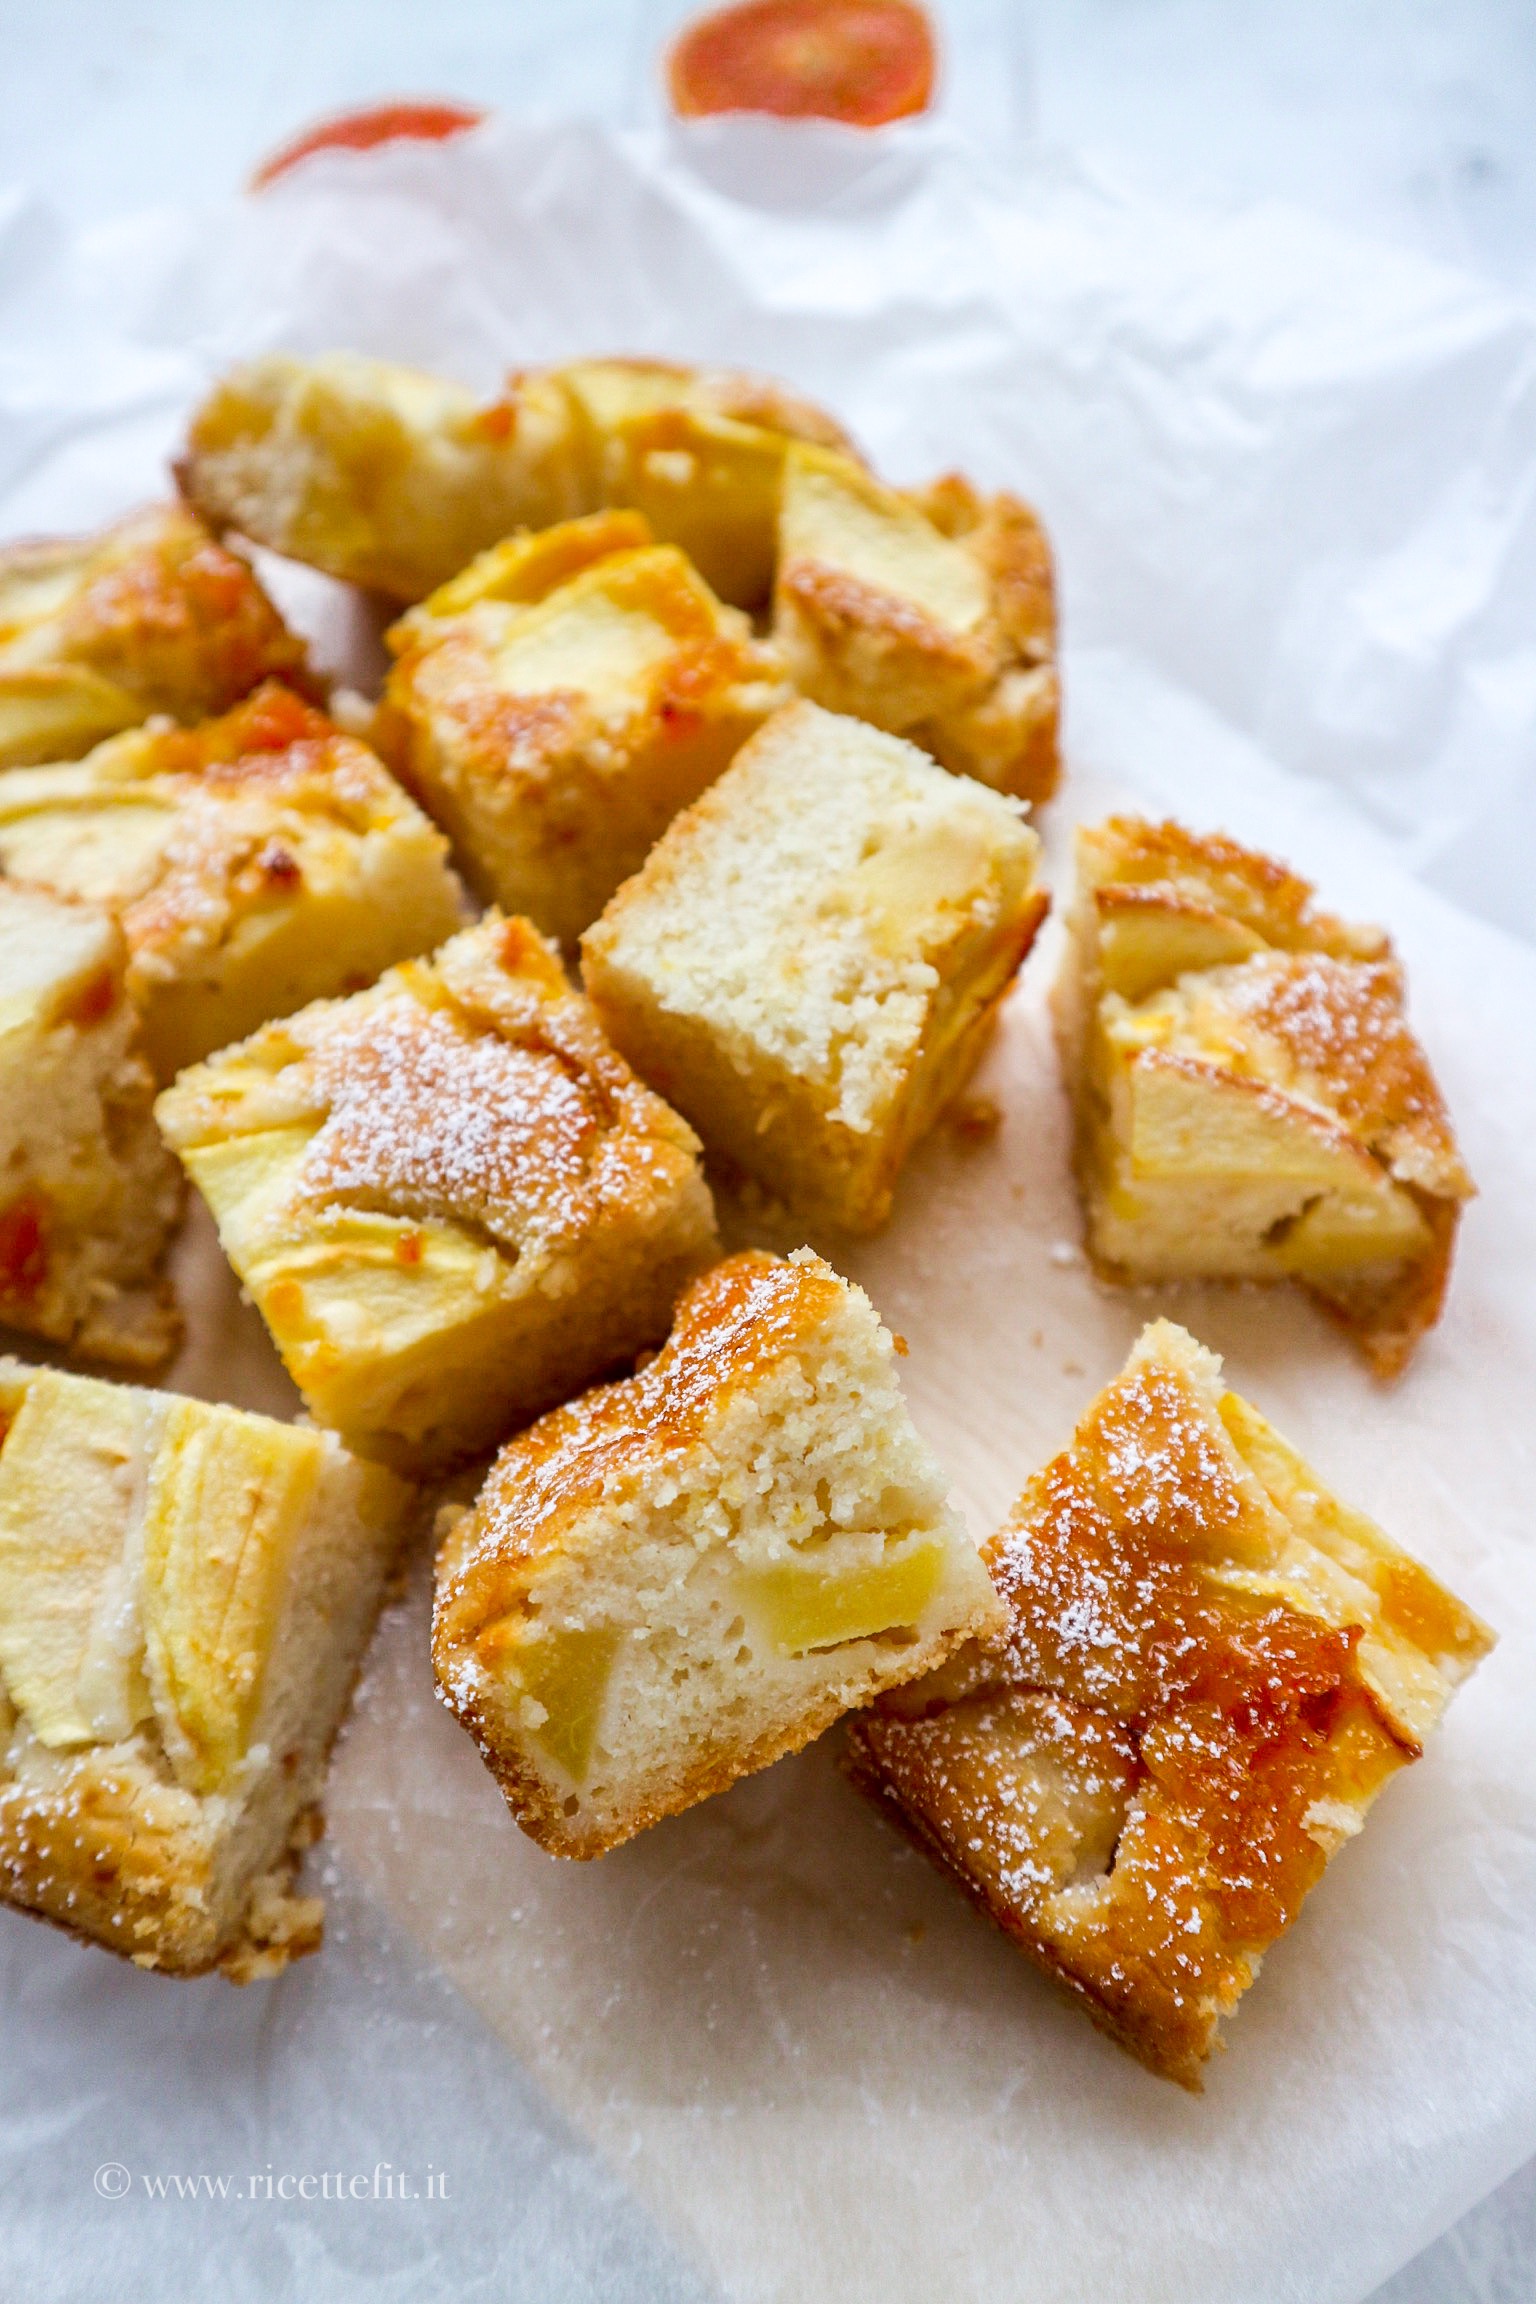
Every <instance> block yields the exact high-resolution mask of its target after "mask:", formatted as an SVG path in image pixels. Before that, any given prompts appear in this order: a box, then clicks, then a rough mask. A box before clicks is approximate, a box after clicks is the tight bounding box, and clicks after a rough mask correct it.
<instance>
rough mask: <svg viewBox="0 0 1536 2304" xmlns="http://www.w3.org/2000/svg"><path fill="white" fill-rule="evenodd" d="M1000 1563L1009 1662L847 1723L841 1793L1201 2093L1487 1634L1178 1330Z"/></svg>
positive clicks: (1023, 1515) (1141, 1364)
mask: <svg viewBox="0 0 1536 2304" xmlns="http://www.w3.org/2000/svg"><path fill="white" fill-rule="evenodd" d="M983 1557H984V1558H985V1559H986V1561H987V1564H988V1566H989V1567H990V1569H991V1572H992V1577H993V1581H994V1583H995V1584H996V1586H997V1589H998V1591H999V1593H1000V1594H1001V1596H1002V1598H1003V1600H1004V1602H1005V1604H1006V1607H1007V1611H1008V1628H1007V1633H1006V1636H1005V1638H1003V1639H1002V1640H1001V1641H993V1642H991V1643H986V1642H982V1643H977V1644H974V1645H971V1646H968V1647H966V1648H963V1649H961V1650H960V1651H958V1652H957V1654H956V1655H955V1656H954V1657H953V1658H951V1660H950V1661H949V1663H947V1664H946V1665H944V1666H943V1667H941V1669H940V1670H939V1672H938V1673H936V1674H935V1675H933V1676H932V1677H931V1678H929V1679H928V1680H925V1681H921V1682H916V1683H913V1684H912V1685H911V1686H909V1687H906V1688H903V1689H902V1690H900V1691H899V1692H898V1693H897V1694H895V1695H893V1696H891V1697H888V1698H885V1699H882V1702H881V1704H880V1705H879V1706H877V1707H876V1708H875V1709H874V1710H872V1711H870V1712H868V1713H866V1714H865V1715H863V1717H862V1718H860V1719H859V1720H857V1721H855V1722H853V1723H852V1725H851V1727H850V1730H849V1740H848V1765H849V1768H850V1772H851V1774H852V1775H853V1778H854V1781H855V1782H856V1783H857V1784H858V1785H859V1786H860V1788H861V1789H862V1790H864V1791H865V1792H867V1793H869V1794H870V1795H871V1797H872V1798H873V1799H875V1800H876V1801H877V1802H878V1803H879V1804H880V1805H881V1806H882V1807H883V1808H884V1810H885V1811H886V1813H887V1814H888V1815H889V1816H890V1817H891V1818H892V1819H893V1821H894V1822H896V1823H897V1824H898V1825H899V1826H900V1827H901V1828H902V1829H903V1830H904V1831H905V1832H906V1833H907V1834H908V1835H909V1836H910V1837H911V1838H912V1839H913V1840H914V1841H915V1842H916V1843H917V1845H918V1846H919V1847H920V1848H921V1849H923V1850H924V1852H925V1853H926V1854H927V1855H929V1856H931V1857H932V1858H933V1860H934V1861H935V1863H937V1864H938V1865H939V1867H940V1868H941V1870H943V1871H945V1872H947V1873H949V1874H951V1875H952V1877H953V1878H954V1879H956V1880H957V1881H958V1882H959V1884H960V1885H961V1887H963V1888H964V1889H965V1890H966V1891H967V1893H968V1894H969V1895H971V1896H972V1897H974V1899H975V1900H976V1902H977V1903H978V1904H979V1905H980V1906H981V1908H982V1909H983V1911H985V1912H987V1913H989V1914H990V1915H991V1917H992V1918H993V1919H994V1920H996V1921H997V1923H998V1924H999V1926H1000V1927H1002V1928H1003V1929H1005V1930H1006V1931H1007V1933H1008V1934H1009V1935H1010V1936H1012V1937H1013V1938H1014V1939H1015V1941H1016V1942H1018V1943H1019V1944H1020V1945H1022V1946H1023V1948H1024V1950H1025V1951H1026V1952H1027V1953H1029V1954H1030V1956H1031V1957H1032V1958H1033V1959H1035V1960H1036V1961H1038V1962H1039V1964H1040V1965H1041V1966H1042V1967H1043V1968H1044V1969H1046V1970H1047V1972H1048V1973H1049V1974H1051V1975H1052V1976H1054V1977H1055V1978H1056V1979H1057V1980H1058V1981H1059V1982H1060V1983H1061V1984H1063V1985H1065V1986H1066V1988H1067V1990H1068V1991H1069V1992H1071V1993H1072V1994H1074V1995H1075V1996H1076V1998H1077V1999H1078V2000H1079V2001H1080V2002H1081V2004H1082V2005H1083V2006H1084V2007H1085V2008H1086V2010H1087V2012H1088V2014H1089V2015H1090V2016H1091V2017H1092V2018H1093V2020H1094V2022H1095V2023H1096V2024H1098V2025H1100V2026H1101V2028H1102V2029H1103V2030H1104V2031H1106V2032H1108V2033H1109V2034H1110V2036H1111V2037H1112V2038H1113V2039H1115V2040H1118V2041H1119V2043H1120V2044H1121V2046H1122V2047H1124V2048H1128V2049H1129V2050H1130V2052H1131V2054H1132V2055H1133V2056H1136V2057H1139V2058H1140V2060H1141V2061H1142V2062H1143V2063H1144V2064H1146V2065H1147V2066H1148V2068H1149V2069H1150V2070H1151V2071H1153V2072H1157V2073H1161V2074H1162V2075H1163V2076H1164V2077H1165V2078H1167V2079H1170V2080H1177V2081H1180V2082H1182V2083H1183V2085H1184V2086H1185V2087H1188V2088H1198V2087H1199V2086H1200V2074H1201V2066H1202V2064H1203V2063H1204V2061H1205V2059H1206V2057H1207V2056H1208V2055H1209V2054H1210V2052H1211V2049H1212V2048H1213V2046H1216V2045H1218V2044H1219V2042H1218V2038H1217V2027H1218V2025H1219V2023H1220V2021H1221V2019H1222V2018H1223V2017H1224V2016H1226V2015H1228V2014H1230V2013H1231V2011H1232V2009H1233V2008H1234V2007H1235V2006H1236V2004H1237V2001H1238V1999H1239V1998H1240V1996H1241V1995H1242V1993H1243V1992H1245V1991H1246V1990H1247V1988H1248V1986H1249V1985H1250V1984H1251V1983H1252V1981H1253V1979H1254V1977H1255V1975H1256V1974H1257V1972H1258V1967H1259V1962H1260V1961H1261V1959H1262V1958H1263V1956H1264V1953H1265V1952H1266V1950H1267V1949H1268V1947H1269V1946H1270V1945H1271V1944H1272V1943H1273V1942H1274V1941H1275V1939H1276V1937H1278V1936H1280V1935H1281V1934H1283V1933H1284V1931H1285V1930H1286V1929H1287V1928H1289V1927H1290V1925H1291V1924H1292V1922H1293V1921H1294V1920H1295V1918H1296V1916H1297V1914H1298V1912H1299V1911H1300V1909H1301V1906H1302V1902H1303V1900H1304V1899H1305V1897H1306V1896H1307V1894H1308V1892H1309V1891H1310V1890H1311V1889H1312V1888H1313V1887H1314V1886H1315V1885H1316V1883H1317V1882H1318V1881H1319V1880H1320V1879H1321V1877H1322V1874H1323V1871H1324V1869H1325V1867H1326V1865H1327V1863H1328V1861H1329V1858H1330V1857H1331V1856H1332V1855H1333V1854H1334V1853H1335V1851H1336V1850H1337V1849H1338V1848H1339V1847H1340V1846H1341V1845H1342V1843H1343V1842H1344V1841H1345V1840H1347V1839H1349V1838H1350V1837H1351V1836H1352V1835H1353V1834H1354V1833H1356V1832H1358V1831H1359V1829H1360V1827H1361V1824H1362V1822H1363V1821H1364V1818H1365V1813H1366V1810H1367V1809H1368V1808H1369V1806H1370V1804H1371V1802H1372V1801H1373V1800H1374V1798H1375V1797H1376V1794H1377V1793H1378V1792H1379V1791H1380V1790H1381V1788H1382V1786H1383V1785H1384V1784H1385V1783H1386V1782H1387V1780H1388V1778H1389V1777H1391V1776H1394V1775H1395V1774H1396V1773H1397V1771H1398V1769H1400V1768H1402V1767H1404V1766H1405V1765H1406V1764H1407V1763H1408V1762H1409V1761H1411V1760H1416V1759H1417V1758H1418V1757H1419V1755H1420V1753H1421V1751H1422V1749H1423V1746H1424V1743H1425V1740H1426V1738H1427V1737H1428V1736H1429V1734H1430V1731H1431V1730H1432V1729H1433V1728H1434V1726H1435V1725H1436V1723H1437V1721H1438V1720H1439V1718H1440V1716H1441V1714H1442V1712H1443V1711H1444V1709H1445V1707H1446V1704H1447V1703H1448V1702H1449V1700H1450V1697H1451V1695H1452V1693H1453V1691H1454V1690H1455V1688H1456V1687H1457V1685H1458V1684H1459V1682H1460V1681H1462V1680H1463V1679H1465V1678H1466V1677H1467V1675H1468V1674H1469V1673H1470V1672H1471V1671H1472V1669H1473V1668H1474V1666H1475V1665H1476V1664H1477V1663H1478V1662H1479V1661H1480V1659H1481V1658H1482V1657H1483V1656H1484V1655H1486V1653H1487V1651H1488V1649H1489V1648H1490V1647H1491V1645H1492V1635H1491V1634H1490V1633H1489V1631H1488V1630H1487V1628H1486V1626H1485V1625H1483V1624H1481V1623H1480V1622H1479V1621H1478V1619H1477V1618H1476V1617H1475V1616H1474V1615H1473V1614H1472V1613H1471V1611H1470V1610H1469V1609H1467V1608H1465V1607H1463V1606H1462V1604H1461V1603H1460V1602H1459V1601H1458V1600H1456V1599H1455V1598H1453V1597H1452V1595H1451V1594H1450V1593H1449V1592H1447V1591H1446V1590H1445V1588H1444V1586H1443V1585H1441V1584H1439V1583H1437V1581H1436V1580H1435V1578H1434V1577H1433V1576H1431V1575H1430V1574H1429V1573H1428V1571H1427V1570H1426V1569H1424V1568H1421V1567H1420V1566H1419V1564H1418V1562H1417V1561H1416V1560H1413V1559H1411V1558H1410V1557H1409V1555H1408V1554H1407V1553H1406V1552H1403V1551H1401V1550H1400V1549H1399V1547H1398V1546H1397V1545H1396V1544H1394V1543H1393V1542H1392V1541H1391V1539H1390V1538H1389V1537H1387V1536H1385V1535H1383V1533H1382V1531H1381V1530H1380V1529H1379V1528H1378V1527H1376V1526H1375V1524H1374V1523H1373V1522H1372V1521H1370V1520H1368V1519H1366V1518H1365V1516H1364V1515H1363V1514H1362V1513H1360V1512H1357V1511H1354V1510H1353V1509H1352V1508H1351V1507H1350V1506H1348V1505H1346V1504H1341V1503H1340V1502H1339V1501H1338V1499H1337V1498H1336V1497H1334V1496H1332V1495H1331V1494H1330V1493H1329V1491H1328V1489H1327V1487H1326V1486H1325V1484H1324V1483H1323V1481H1322V1480H1320V1479H1319V1477H1318V1475H1317V1474H1316V1473H1315V1472H1314V1471H1313V1470H1312V1469H1311V1467H1310V1466H1309V1465H1307V1464H1306V1463H1304V1462H1303V1460H1302V1459H1301V1457H1299V1456H1298V1455H1297V1454H1296V1452H1295V1450H1294V1449H1292V1448H1290V1447H1289V1446H1288V1445H1287V1444H1286V1442H1285V1441H1284V1440H1282V1439H1281V1438H1280V1435H1279V1434H1278V1433H1277V1432H1276V1431H1274V1430H1273V1428H1272V1427H1271V1426H1270V1425H1269V1424H1267V1423H1266V1422H1265V1420H1264V1418H1263V1417H1262V1416H1261V1415H1260V1414H1259V1413H1258V1411H1257V1409H1255V1408H1251V1407H1250V1406H1249V1405H1248V1403H1247V1402H1246V1401H1245V1400H1242V1399H1240V1398H1239V1397H1238V1396H1237V1394H1236V1393H1233V1392H1229V1391H1227V1390H1226V1389H1225V1388H1224V1386H1223V1384H1222V1382H1221V1363H1220V1361H1219V1360H1218V1359H1217V1357H1216V1356H1215V1354H1214V1353H1211V1352H1207V1351H1206V1350H1205V1349H1204V1348H1203V1347H1202V1346H1201V1345H1199V1344H1197V1343H1196V1342H1195V1341H1194V1339H1193V1337H1190V1336H1187V1335H1186V1334H1185V1332H1184V1330H1183V1329H1182V1328H1176V1327H1174V1326H1173V1325H1172V1324H1171V1323H1170V1322H1168V1321H1158V1322H1156V1323H1155V1324H1154V1325H1153V1326H1152V1327H1150V1328H1148V1329H1146V1330H1145V1331H1144V1333H1143V1335H1142V1337H1141V1340H1140V1342H1139V1343H1138V1344H1137V1346H1136V1348H1135V1350H1134V1351H1133V1352H1132V1354H1131V1357H1130V1360H1129V1362H1128V1364H1127V1366H1126V1368H1125V1371H1124V1373H1123V1374H1122V1375H1121V1376H1119V1377H1117V1378H1116V1380H1115V1381H1114V1382H1113V1383H1112V1384H1109V1385H1107V1386H1106V1387H1105V1389H1104V1390H1103V1392H1101V1393H1100V1394H1099V1397H1098V1398H1097V1400H1095V1401H1094V1403H1093V1405H1092V1407H1091V1408H1090V1409H1089V1410H1088V1412H1087V1414H1086V1415H1085V1416H1084V1418H1083V1420H1082V1422H1081V1424H1080V1425H1079V1426H1078V1428H1077V1431H1076V1433H1075V1434H1074V1436H1073V1439H1072V1443H1071V1445H1070V1447H1068V1448H1067V1449H1066V1451H1065V1452H1064V1453H1063V1454H1062V1455H1060V1456H1058V1457H1057V1458H1056V1459H1055V1461H1054V1462H1053V1463H1051V1464H1048V1465H1047V1466H1046V1468H1045V1470H1044V1471H1043V1472H1041V1473H1039V1474H1038V1475H1037V1476H1036V1478H1035V1479H1033V1480H1032V1481H1031V1482H1030V1484H1029V1486H1028V1487H1027V1488H1026V1489H1025V1491H1024V1494H1023V1495H1022V1496H1021V1498H1020V1499H1019V1501H1018V1503H1017V1504H1016V1505H1015V1507H1014V1509H1013V1512H1012V1514H1011V1515H1010V1517H1009V1519H1008V1520H1007V1521H1006V1523H1005V1524H1004V1526H1003V1527H1002V1528H1001V1529H1000V1530H999V1531H998V1533H997V1534H996V1535H995V1536H994V1537H993V1538H992V1540H991V1542H990V1543H989V1544H988V1545H986V1546H985V1547H984V1548H983Z"/></svg>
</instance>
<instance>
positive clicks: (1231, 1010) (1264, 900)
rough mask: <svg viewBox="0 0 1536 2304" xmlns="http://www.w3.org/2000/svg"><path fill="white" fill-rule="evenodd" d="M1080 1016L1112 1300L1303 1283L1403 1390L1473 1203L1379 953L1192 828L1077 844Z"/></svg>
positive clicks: (1091, 1224) (1092, 1236)
mask: <svg viewBox="0 0 1536 2304" xmlns="http://www.w3.org/2000/svg"><path fill="white" fill-rule="evenodd" d="M1078 882H1079V885H1078V893H1077V898H1076V902H1075V904H1074V908H1073V912H1072V916H1071V923H1070V925H1071V930H1072V935H1071V943H1070V947H1069V951H1068V956H1067V959H1066V962H1065V966H1064V970H1063V975H1062V979H1061V982H1060V984H1059V986H1058V993H1057V1010H1058V1023H1059V1026H1060V1033H1061V1039H1062V1046H1063V1059H1064V1062H1065V1066H1066V1069H1067V1074H1068V1079H1069V1082H1070V1084H1071V1086H1072V1090H1073V1095H1074V1102H1075V1106H1076V1114H1077V1135H1076V1161H1077V1169H1078V1175H1079V1181H1080V1184H1081V1187H1082V1191H1083V1195H1084V1200H1085V1203H1086V1207H1087V1212H1088V1241H1089V1247H1090V1250H1091V1252H1092V1254H1093V1257H1094V1260H1095V1262H1096V1263H1097V1265H1098V1266H1099V1268H1100V1270H1101V1271H1102V1272H1103V1273H1104V1274H1105V1276H1106V1277H1108V1278H1111V1279H1121V1280H1158V1279H1179V1278H1213V1279H1221V1278H1229V1279H1278V1278H1285V1277H1290V1278H1295V1279H1297V1280H1300V1281H1301V1282H1303V1283H1304V1285H1305V1286H1306V1287H1307V1288H1308V1289H1309V1290H1310V1292H1311V1293H1312V1294H1313V1295H1314V1296H1315V1297H1316V1298H1317V1299H1318V1301H1319V1302H1320V1303H1321V1304H1322V1305H1323V1306H1324V1308H1325V1309H1326V1310H1327V1311H1328V1312H1330V1313H1331V1314H1332V1316H1333V1317H1334V1318H1335V1319H1336V1320H1338V1321H1339V1323H1340V1324H1341V1325H1342V1326H1343V1327H1344V1328H1345V1329H1346V1330H1347V1331H1348V1332H1349V1333H1350V1335H1351V1336H1352V1337H1353V1338H1354V1340H1355V1342H1356V1343H1357V1344H1358V1345H1359V1347H1360V1349H1361V1350H1362V1351H1363V1352H1364V1354H1365V1355H1366V1357H1367V1359H1368V1360H1369V1361H1370V1363H1371V1365H1372V1366H1373V1367H1374V1368H1375V1369H1376V1370H1377V1372H1378V1373H1380V1374H1382V1375H1395V1374H1396V1373H1397V1372H1398V1371H1399V1370H1400V1369H1401V1368H1402V1367H1403V1365H1404V1364H1405V1362H1406V1361H1407V1359H1408V1357H1409V1355H1410V1354H1411V1352H1412V1350H1413V1348H1414V1346H1415V1344H1416V1343H1417V1342H1418V1340H1419V1338H1420V1336H1421V1335H1422V1334H1423V1332H1424V1331H1425V1329H1427V1328H1428V1327H1430V1326H1432V1325H1433V1323H1434V1321H1435V1320H1436V1319H1437V1317H1438V1315H1439V1311H1440V1307H1441V1303H1442V1300H1443V1297H1444V1291H1445V1284H1446V1279H1447V1275H1448V1273H1449V1269H1450V1260H1451V1254H1452V1249H1453V1246H1454V1241H1455V1234H1456V1227H1457V1222H1458V1219H1459V1214H1460V1208H1461V1204H1462V1202H1463V1201H1464V1200H1466V1199H1467V1198H1468V1197H1470V1195H1471V1193H1472V1190H1473V1186H1472V1183H1471V1179H1470V1178H1469V1176H1468V1175H1467V1172H1466V1169H1465V1166H1464V1165H1463V1163H1462V1160H1461V1157H1460V1153H1459V1151H1458V1149H1457V1146H1456V1141H1455V1137H1454V1134H1453V1132H1452V1129H1451V1123H1450V1119H1449V1115H1448V1113H1447V1111H1446V1108H1445V1103H1444V1099H1443V1098H1442V1096H1441V1093H1440V1090H1439V1087H1438V1085H1437V1084H1436V1081H1435V1078H1434V1075H1433V1073H1432V1072H1431V1070H1430V1067H1429V1063H1428V1059H1427V1058H1426V1056H1425V1054H1424V1051H1423V1049H1422V1048H1421V1046H1420V1045H1419V1042H1418V1041H1417V1039H1416V1038H1415V1036H1414V1034H1413V1031H1412V1029H1411V1027H1410V1026H1409V1023H1408V1020H1407V1016H1406V1013H1405V1006H1404V983H1403V976H1402V971H1401V969H1400V967H1399V966H1398V964H1397V962H1396V960H1395V959H1394V957H1393V955H1392V950H1391V946H1390V943H1389V942H1388V939H1387V938H1386V936H1385V935H1384V934H1383V933H1382V932H1381V930H1380V929H1377V928H1370V927H1359V926H1354V925H1352V924H1350V923H1348V922H1345V921H1342V920H1339V919H1336V918H1334V917H1333V916H1332V915H1331V914H1329V913H1326V912H1323V911H1321V910H1320V909H1319V908H1318V907H1317V906H1316V905H1315V903H1314V901H1313V892H1312V889H1311V887H1310V885H1309V883H1308V882H1307V881H1305V880H1303V879H1301V878H1300V876H1299V875H1298V874H1296V873H1294V872H1291V871H1289V870H1287V868H1286V867H1285V866H1284V865H1282V864H1279V863H1277V862H1275V861H1274V860H1273V859H1272V858H1270V857H1266V856H1262V855H1259V854H1257V853H1256V852H1255V851H1253V850H1251V849H1245V848H1242V847H1240V846H1239V845H1238V844H1237V843H1236V842H1235V841H1232V840H1228V839H1225V838H1222V837H1220V836H1200V835H1197V834H1194V833H1190V832H1188V831H1186V830H1184V829H1183V827H1181V826H1179V825H1177V824H1171V823H1165V824H1151V823H1146V822H1143V821H1142V820H1140V819H1137V818H1133V817H1111V818H1110V819H1109V820H1108V821H1107V822H1105V823H1104V824H1102V825H1099V826H1097V827H1095V828H1093V829H1091V830H1084V831H1082V832H1081V833H1080V834H1079V837H1078Z"/></svg>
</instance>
